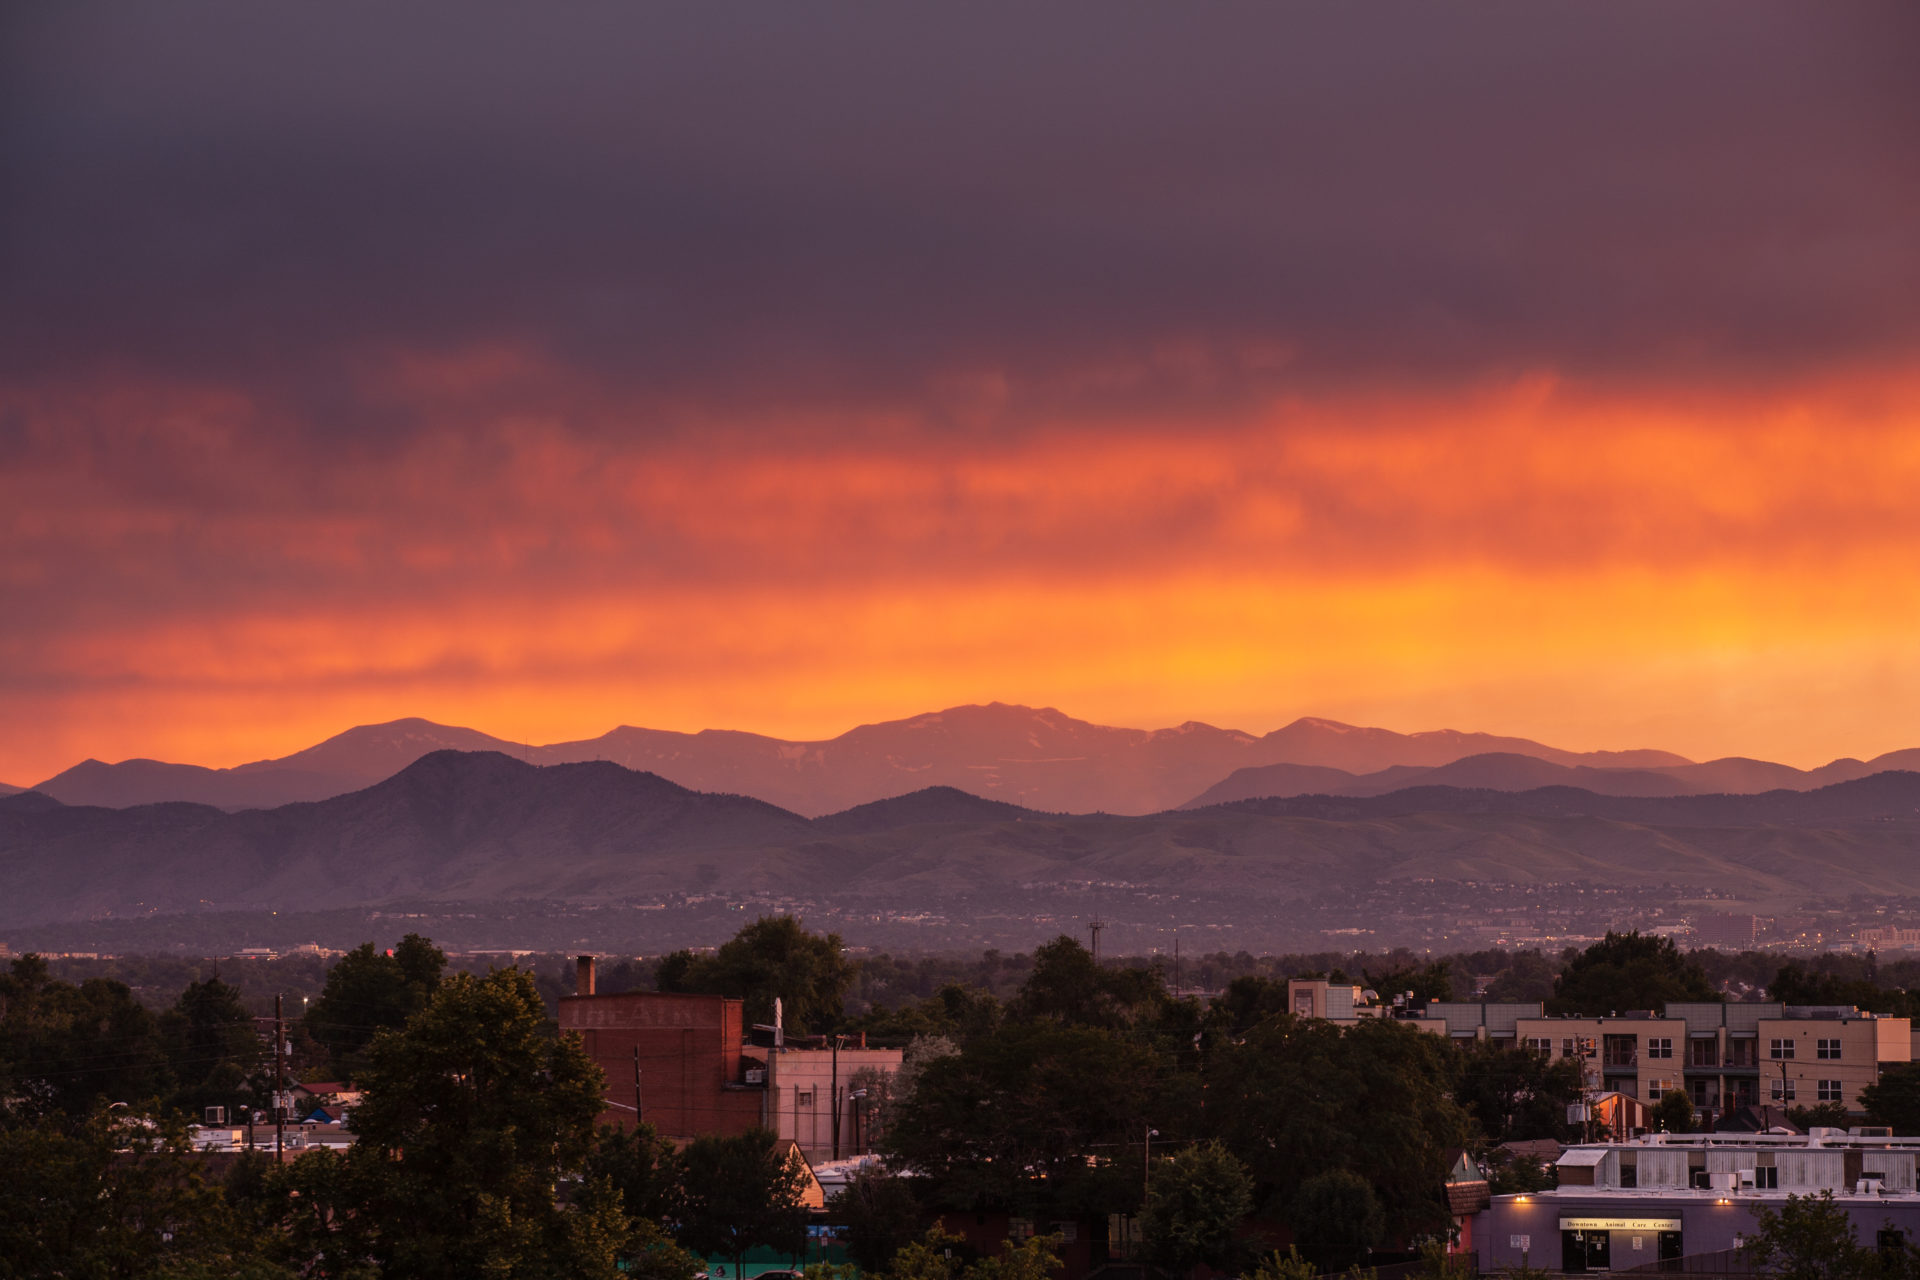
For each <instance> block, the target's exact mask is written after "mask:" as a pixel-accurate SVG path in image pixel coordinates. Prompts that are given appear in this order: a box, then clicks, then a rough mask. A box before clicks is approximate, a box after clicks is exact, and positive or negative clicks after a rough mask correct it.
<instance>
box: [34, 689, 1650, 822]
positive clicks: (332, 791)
mask: <svg viewBox="0 0 1920 1280" xmlns="http://www.w3.org/2000/svg"><path fill="white" fill-rule="evenodd" d="M439 750H456V751H499V752H502V753H503V754H506V755H510V756H515V757H518V758H520V759H522V760H525V761H527V762H529V763H532V764H566V763H583V762H587V761H594V760H607V761H612V762H614V763H616V764H622V765H625V766H626V767H628V768H630V769H638V770H645V771H647V772H651V773H657V774H659V775H660V776H661V777H663V778H667V779H669V780H671V781H673V782H677V783H679V784H680V785H682V786H685V787H689V788H692V789H694V790H698V791H724V792H732V793H736V794H740V795H750V796H755V797H758V798H759V799H761V800H765V801H767V802H768V803H770V804H777V805H779V806H781V807H782V808H786V809H790V810H792V811H794V812H796V813H802V814H808V815H819V814H824V813H837V812H839V811H841V810H844V809H848V808H851V807H853V806H855V805H860V804H866V803H868V802H870V801H874V800H883V799H886V798H887V797H889V796H897V795H903V794H906V793H908V792H913V791H918V790H922V789H924V788H926V787H934V786H943V787H952V788H955V789H957V790H960V791H965V792H967V793H969V794H971V795H978V796H985V797H988V798H991V799H996V800H1002V801H1006V802H1008V803H1014V804H1020V805H1024V806H1026V807H1028V808H1033V809H1039V810H1044V811H1048V812H1067V813H1092V812H1107V813H1135V814H1138V813H1152V812H1156V811H1158V810H1162V809H1167V808H1171V807H1173V806H1174V805H1177V804H1180V803H1181V802H1182V801H1185V800H1188V799H1189V798H1191V797H1193V796H1196V795H1198V794H1200V793H1201V792H1203V791H1206V790H1207V789H1208V788H1210V787H1212V786H1213V785H1214V784H1215V783H1218V782H1219V781H1220V780H1221V779H1222V778H1225V777H1227V776H1228V775H1229V774H1234V773H1236V772H1237V771H1240V770H1244V769H1248V768H1257V767H1263V766H1286V767H1287V768H1288V769H1289V770H1291V772H1288V773H1286V774H1284V777H1285V778H1286V781H1285V782H1284V783H1283V784H1281V785H1283V786H1284V787H1286V788H1295V789H1300V790H1327V789H1331V788H1332V786H1333V784H1334V783H1335V782H1337V781H1338V780H1339V779H1340V778H1341V777H1343V776H1351V775H1354V774H1363V773H1365V774H1371V773H1377V772H1379V771H1380V770H1384V769H1388V768H1395V767H1399V768H1408V769H1419V768H1431V767H1434V766H1439V765H1446V764H1450V763H1452V762H1453V761H1456V760H1459V759H1461V758H1462V757H1467V756H1474V755H1480V754H1486V753H1490V752H1500V753H1505V754H1508V755H1513V756H1522V757H1527V758H1532V759H1539V760H1547V761H1551V762H1553V763H1556V764H1561V765H1566V766H1569V767H1593V768H1633V769H1644V768H1652V767H1665V766H1673V765H1684V764H1685V763H1686V761H1685V760H1684V758H1683V757H1680V756H1676V755H1672V754H1670V753H1668V752H1663V751H1625V752H1591V753H1585V754H1582V753H1577V752H1570V751H1562V750H1559V749H1558V748H1554V747H1547V746H1542V745H1541V744H1539V743H1537V742H1529V741H1527V740H1525V739H1521V738H1502V737H1495V736H1493V735H1490V734H1476V733H1458V732H1455V731H1453V730H1439V731H1436V732H1432V733H1413V734H1402V733H1394V732H1392V731H1390V730H1386V729H1365V728H1356V727H1355V726H1352V725H1345V724H1340V723H1339V722H1337V721H1333V720H1322V719H1302V720H1296V721H1295V722H1294V723H1292V724H1290V725H1288V726H1286V727H1285V728H1283V729H1277V730H1275V731H1274V732H1272V733H1269V734H1266V735H1265V736H1260V737H1256V736H1255V735H1253V734H1248V733H1242V732H1239V731H1238V730H1233V729H1217V728H1214V727H1213V726H1211V725H1205V724H1199V723H1197V722H1189V723H1187V724H1184V725H1181V726H1179V727H1178V728H1173V729H1154V730H1147V729H1121V728H1113V727H1110V726H1106V725H1096V724H1090V723H1088V722H1087V721H1084V720H1076V719H1074V718H1073V717H1071V716H1067V715H1063V714H1062V713H1060V712H1058V711H1055V710H1053V709H1052V708H1038V709H1036V708H1032V707H1018V706H1006V705H1003V704H1001V703H993V704H991V705H988V706H969V707H952V708H949V709H948V710H945V711H939V712H933V713H931V714H928V715H921V716H913V717H911V718H909V719H905V720H893V721H888V722H885V723H882V724H872V725H862V726H860V727H859V728H857V729H852V730H849V731H848V732H846V733H843V734H841V735H840V736H839V737H837V738H830V739H826V740H823V741H819V742H788V741H785V740H783V739H779V738H769V737H764V736H761V735H759V734H752V733H736V732H730V731H720V730H705V731H702V732H700V733H674V732H668V731H665V730H659V729H636V728H631V727H625V726H623V727H621V728H618V729H614V730H612V731H611V732H609V733H606V734H603V735H602V736H600V737H598V738H590V739H586V740H583V741H579V742H562V743H557V744H552V745H547V746H521V745H517V744H513V743H507V742H503V741H501V740H500V739H498V738H493V737H489V736H488V735H486V734H483V733H477V732H475V731H474V730H471V729H461V728H455V727H450V726H447V725H438V724H434V723H432V722H431V721H427V720H417V719H416V720H396V721H394V722H392V723H391V724H383V725H368V726H363V727H361V728H357V729H350V730H348V731H347V732H345V733H342V734H340V735H338V736H336V737H333V738H329V739H327V741H325V742H323V743H320V744H319V745H317V746H313V747H309V748H307V749H306V750H304V751H298V752H295V753H294V754H292V755H290V756H285V757H282V758H281V759H278V760H261V761H256V762H254V763H252V764H246V765H241V766H239V767H237V768H234V769H205V768H201V767H199V766H195V765H175V764H163V763H161V762H158V761H151V760H129V761H124V762H122V763H120V764H112V765H109V764H102V763H100V762H99V761H93V760H90V761H87V762H85V763H84V764H81V765H77V766H75V767H74V768H72V769H69V770H67V771H66V772H65V773H62V774H60V775H59V776H57V777H54V778H50V779H48V780H47V781H46V782H44V783H42V784H41V785H40V787H39V788H38V789H39V790H42V791H44V792H45V793H46V794H48V795H51V796H54V797H55V798H56V799H59V800H61V801H64V802H66V803H68V804H94V805H105V806H107V807H111V808H120V807H125V806H128V805H136V804H153V803H158V802H161V801H166V800H186V801H192V802H194V803H199V804H210V805H214V806H216V807H218V808H225V809H241V808H271V807H273V806H275V805H280V804H286V803H290V802H292V801H296V800H322V799H325V798H327V797H329V796H334V795H340V794H343V793H345V792H348V791H353V790H358V789H359V788H361V787H365V786H369V785H371V784H373V783H375V782H378V781H380V780H381V779H383V778H388V777H391V776H392V775H394V774H395V773H398V772H399V771H400V770H401V769H404V768H406V767H407V766H408V765H409V764H411V763H413V761H415V760H417V759H419V758H420V757H421V756H424V755H426V754H427V753H429V752H431V751H439ZM1396 785H1397V784H1396ZM1283 793H1286V792H1281V791H1271V790H1269V791H1260V792H1251V791H1250V792H1246V793H1244V794H1246V795H1252V794H1269V795H1271V794H1283ZM1232 798H1242V797H1241V796H1240V795H1236V796H1234V797H1232Z"/></svg>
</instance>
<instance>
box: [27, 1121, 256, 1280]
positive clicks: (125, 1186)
mask: <svg viewBox="0 0 1920 1280" xmlns="http://www.w3.org/2000/svg"><path fill="white" fill-rule="evenodd" d="M0 1168H5V1169H8V1170H11V1171H14V1172H13V1173H12V1174H11V1175H10V1176H8V1177H4V1178H0V1280H16V1278H20V1280H24V1278H25V1277H30V1276H31V1277H39V1276H76V1277H79V1276H84V1277H90V1278H93V1277H97V1278H99V1280H114V1278H117V1277H147V1276H181V1277H184V1276H190V1275H191V1276H208V1277H212V1276H233V1277H237V1278H239V1280H268V1278H269V1277H273V1278H276V1280H292V1278H291V1273H290V1272H287V1271H284V1270H282V1269H280V1268H278V1267H276V1266H274V1265H273V1264H272V1263H271V1262H270V1261H269V1260H268V1259H266V1258H264V1257H263V1256H262V1255H261V1253H260V1249H259V1246H258V1244H257V1243H256V1237H255V1235H254V1234H253V1233H251V1232H249V1231H246V1230H244V1229H243V1223H242V1221H241V1219H240V1218H239V1217H238V1216H237V1215H236V1214H234V1213H233V1212H232V1211H231V1210H230V1208H229V1206H228V1205H227V1203H226V1200H225V1198H224V1197H223V1196H222V1195H221V1192H220V1188H219V1187H217V1186H213V1185H210V1184H208V1183H207V1182H206V1181H205V1180H204V1179H203V1178H202V1176H201V1168H202V1165H201V1161H200V1160H198V1159H197V1158H195V1157H194V1156H193V1155H192V1153H191V1152H190V1151H189V1149H188V1146H187V1143H186V1138H185V1134H184V1132H183V1131H181V1130H179V1129H176V1128H172V1127H170V1126H168V1125H166V1124H164V1123H161V1122H156V1121H155V1120H153V1119H150V1118H146V1117H136V1116H131V1115H129V1114H128V1113H126V1112H112V1113H108V1112H96V1113H95V1114H93V1115H92V1116H89V1117H87V1118H85V1119H84V1120H82V1121H81V1122H80V1123H79V1124H77V1125H71V1126H69V1125H66V1124H62V1123H60V1122H59V1121H57V1120H55V1119H52V1118H49V1119H46V1120H42V1121H40V1122H38V1123H35V1124H30V1125H23V1126H19V1127H15V1128H0Z"/></svg>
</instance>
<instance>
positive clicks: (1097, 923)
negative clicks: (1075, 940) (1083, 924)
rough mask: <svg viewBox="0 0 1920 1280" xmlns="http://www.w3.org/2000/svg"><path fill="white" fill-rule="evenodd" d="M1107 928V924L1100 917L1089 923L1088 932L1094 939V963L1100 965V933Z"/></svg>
mask: <svg viewBox="0 0 1920 1280" xmlns="http://www.w3.org/2000/svg"><path fill="white" fill-rule="evenodd" d="M1106 927H1107V922H1106V921H1105V920H1102V919H1101V918H1100V917H1099V916H1095V917H1094V918H1093V919H1091V920H1089V921H1087V932H1088V933H1089V934H1090V935H1092V938H1093V962H1094V963H1095V964H1099V963H1100V931H1101V930H1102V929H1104V928H1106Z"/></svg>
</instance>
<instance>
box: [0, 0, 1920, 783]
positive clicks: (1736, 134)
mask: <svg viewBox="0 0 1920 1280" xmlns="http://www.w3.org/2000/svg"><path fill="white" fill-rule="evenodd" d="M1916 65H1920V6H1915V5H1913V4H1911V3H1898V4H1887V5H1884V6H1878V7H1876V6H1873V5H1845V6H1814V5H1773V4H1758V5H1756V4H1704V3H1703V4H1688V5H1668V4H1650V3H1649V4H1635V3H1624V4H1623V3H1605V4H1599V3H1592V4H1584V5H1581V4H1570V5H1553V6H1538V5H1530V4H1514V5H1482V6H1473V7H1470V8H1467V7H1452V6H1427V5H1406V6H1401V7H1391V6H1390V7H1387V8H1384V9H1382V8H1377V7H1371V6H1367V7H1362V6H1333V5H1316V6H1311V7H1307V6H1301V7H1287V6H1272V5H1257V6H1256V5H1222V6H1217V7H1212V8H1205V9H1188V8H1177V7H1171V6H1168V7H1149V6H1144V5H1100V6H1081V5H1070V4H1063V5H1040V6H1035V5H971V4H970V5H965V6H958V5H956V6H948V7H944V8H942V9H939V10H932V9H930V8H925V7H920V6H903V7H895V6H874V5H867V6H844V7H836V6H812V5H809V6H796V7H784V6H754V7H746V6H738V7H734V6H708V5H631V4H625V3H621V4H583V5H578V6H567V7H565V8H564V9H560V10H556V9H553V8H550V7H547V6H528V5H485V4H483V5H470V4H462V5H458V6H453V5H448V6H445V7H440V8H436V7H433V6H427V5H405V6H388V5H373V4H366V5H355V4H334V5H324V6H319V5H315V6H300V7H295V6H290V5H289V6H263V5H256V4H252V3H248V4H238V3H236V4H231V5H200V4H194V3H170V4H166V5H121V6H113V7H109V6H104V5H100V6H95V5H89V4H81V3H70V4H46V5H13V6H9V7H8V9H7V12H6V14H5V16H4V17H0V155H4V156H5V157H6V159H5V161H4V186H3V187H0V780H4V781H6V782H9V783H13V784H15V785H26V784H30V783H33V782H37V781H39V780H41V779H43V778H45V777H47V776H49V775H51V774H53V773H55V772H57V771H58V770H60V769H63V768H66V767H67V766H69V765H71V764H73V763H74V762H76V761H78V760H80V759H82V758H83V757H87V756H94V757H98V758H101V759H106V760H118V759H122V758H126V757H130V756H151V757H156V758H161V759H171V760H185V761H191V762H195V763H202V764H211V765H231V764H236V763H240V762H243V761H246V760H250V759H256V758H260V757H265V756H272V755H279V754H283V753H285V752H287V751H289V750H292V749H295V748H298V747H301V746H304V745H307V744H309V743H311V742H313V741H316V740H318V739H319V738H322V737H325V736H327V735H329V734H331V733H335V732H338V731H339V730H341V729H344V728H346V727H348V726H350V725H353V724H356V723H366V722H372V721H380V720H390V719H394V718H397V717H400V716H407V715H421V716H427V717H430V718H432V719H436V720H440V721H443V722H448V723H454V724H462V725H469V726H472V727H474V728H478V729H482V730H486V731H488V732H490V733H494V734H498V735H500V736H502V737H507V738H513V739H530V740H532V741H535V742H539V741H553V740H560V739H566V738H578V737H586V736H591V735H596V734H599V733H601V732H604V731H605V730H606V729H609V728H611V727H613V726H614V725H616V724H620V723H627V724H637V725H646V726H651V727H656V728H677V729H698V728H703V727H726V728H741V729H753V730H758V731H762V732H767V733H775V734H779V735H782V736H787V737H824V736H830V735H832V734H836V733H839V732H841V731H843V730H845V729H847V728H849V727H851V726H853V725H855V724H858V723H861V722H865V721H872V720H877V719H887V718H894V717H899V716H905V715H910V714H913V713H916V712H920V711H926V710H932V709H936V708H939V707H944V706H950V705H954V704H958V703H965V702H984V701H989V700H993V699H999V700H1002V701H1008V702H1025V703H1031V704H1034V705H1050V706H1055V707H1058V708H1060V709H1061V710H1063V711H1066V712H1068V713H1070V714H1073V715H1076V716H1080V717H1083V718H1086V719H1091V720H1096V721H1100V722H1103V723H1113V724H1128V725H1138V726H1143V727H1156V726H1161V725H1170V724H1177V723H1179V722H1182V721H1185V720H1189V719H1199V720H1205V721H1208V722H1210V723H1214V724H1219V725H1223V726H1229V727H1235V728H1241V729H1245V730H1248V731H1252V732H1264V731H1266V730H1269V729H1272V728H1276V727H1278V726H1280V725H1282V724H1285V723H1287V722H1288V721H1290V720H1292V719H1294V718H1296V717H1298V716H1301V715H1318V716H1328V717H1332V718H1336V719H1341V720H1348V721H1352V722H1356V723H1364V724H1378V725H1384V726H1386V727H1389V728H1395V729H1401V730H1417V729H1430V728H1440V727H1451V728H1458V729H1478V730H1488V731H1495V732H1501V733H1512V734H1522V735H1526V736H1530V737H1535V738H1539V739H1542V740H1545V741H1550V742H1552V743H1554V744H1556V745H1560V746H1565V747H1571V748H1581V749H1593V748H1626V747H1642V746H1646V747H1662V748H1666V749H1669V750H1674V751H1679V752H1682V753H1685V754H1687V755H1690V756H1693V757H1695V758H1699V759H1704V758H1709V757H1713V756H1720V755H1734V754H1737V755H1751V756H1761V757H1765V758H1769V759H1776V760H1782V761H1785V762H1788V763H1792V764H1796V765H1801V766H1806V765H1812V764H1818V763H1823V762H1825V761H1826V760H1828V759H1831V758H1833V757H1836V756H1844V755H1852V756H1860V757H1867V756H1871V755H1874V754H1877V753H1879V752H1882V751H1886V750H1890V749H1894V748H1900V747H1911V746H1920V77H1916V75H1915V74H1914V68H1915V66H1916Z"/></svg>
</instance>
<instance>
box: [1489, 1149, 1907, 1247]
mask: <svg viewBox="0 0 1920 1280" xmlns="http://www.w3.org/2000/svg"><path fill="white" fill-rule="evenodd" d="M1916 1155H1920V1138H1889V1137H1874V1136H1869V1135H1867V1134H1865V1133H1863V1132H1854V1133H1848V1132H1846V1131H1843V1130H1837V1129H1817V1130H1815V1131H1814V1132H1813V1133H1812V1134H1810V1135H1806V1136H1801V1135H1797V1134H1796V1135H1791V1136H1788V1135H1770V1134H1747V1135H1738V1136H1735V1135H1726V1134H1701V1135H1685V1136H1673V1135H1663V1134H1654V1135H1651V1136H1649V1137H1647V1138H1645V1139H1643V1140H1640V1141H1635V1142H1629V1143H1606V1144H1593V1145H1582V1146H1573V1147H1569V1148H1567V1150H1566V1151H1565V1152H1564V1153H1563V1154H1562V1155H1561V1156H1560V1159H1559V1161H1558V1164H1557V1169H1558V1172H1559V1181H1560V1185H1559V1187H1558V1188H1557V1189H1556V1190H1553V1191H1541V1192H1533V1193H1529V1194H1525V1195H1500V1196H1494V1197H1492V1201H1491V1203H1490V1204H1489V1205H1488V1206H1487V1207H1486V1208H1485V1209H1484V1210H1482V1211H1481V1212H1480V1213H1479V1214H1478V1215H1476V1217H1475V1221H1474V1229H1473V1236H1472V1238H1473V1241H1474V1244H1475V1252H1476V1254H1477V1256H1478V1258H1479V1263H1480V1269H1481V1271H1482V1272H1483V1273H1485V1272H1489V1271H1493V1270H1496V1269H1498V1268H1501V1267H1509V1266H1517V1265H1529V1266H1533V1267H1539V1268H1545V1269H1548V1270H1557V1271H1563V1272H1569V1273H1580V1272H1588V1271H1622V1270H1626V1269H1628V1268H1632V1267H1637V1266H1643V1265H1647V1264H1650V1263H1656V1262H1667V1263H1673V1262H1675V1260H1677V1259H1680V1258H1683V1257H1697V1256H1699V1255H1706V1254H1716V1253H1722V1252H1724V1251H1728V1250H1732V1249H1736V1248H1738V1247H1739V1245H1740V1243H1741V1241H1742V1240H1743V1239H1745V1238H1746V1237H1747V1236H1750V1235H1751V1234H1752V1233H1753V1231H1754V1229H1755V1218H1754V1212H1755V1210H1756V1209H1758V1208H1759V1207H1761V1206H1763V1205H1764V1206H1767V1207H1770V1208H1772V1209H1774V1210H1775V1211H1778V1210H1779V1209H1780V1208H1781V1207H1782V1205H1783V1204H1784V1203H1785V1200H1786V1197H1787V1196H1789V1195H1809V1194H1819V1193H1820V1192H1823V1191H1824V1192H1830V1193H1831V1194H1832V1195H1833V1197H1834V1203H1835V1204H1837V1205H1838V1206H1840V1207H1841V1208H1842V1209H1844V1210H1845V1211H1846V1213H1847V1214H1848V1216H1849V1217H1850V1218H1851V1219H1852V1221H1853V1227H1854V1233H1855V1236H1856V1238H1858V1239H1859V1240H1860V1241H1861V1242H1862V1243H1866V1244H1873V1243H1876V1242H1881V1243H1893V1242H1895V1240H1896V1238H1898V1239H1901V1240H1920V1194H1916V1192H1915V1186H1914V1168H1915V1158H1916ZM1886 1233H1892V1234H1886ZM1675 1269H1681V1268H1679V1267H1678V1266H1676V1268H1675ZM1696 1269H1698V1268H1696ZM1708 1269H1711V1268H1708Z"/></svg>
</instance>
